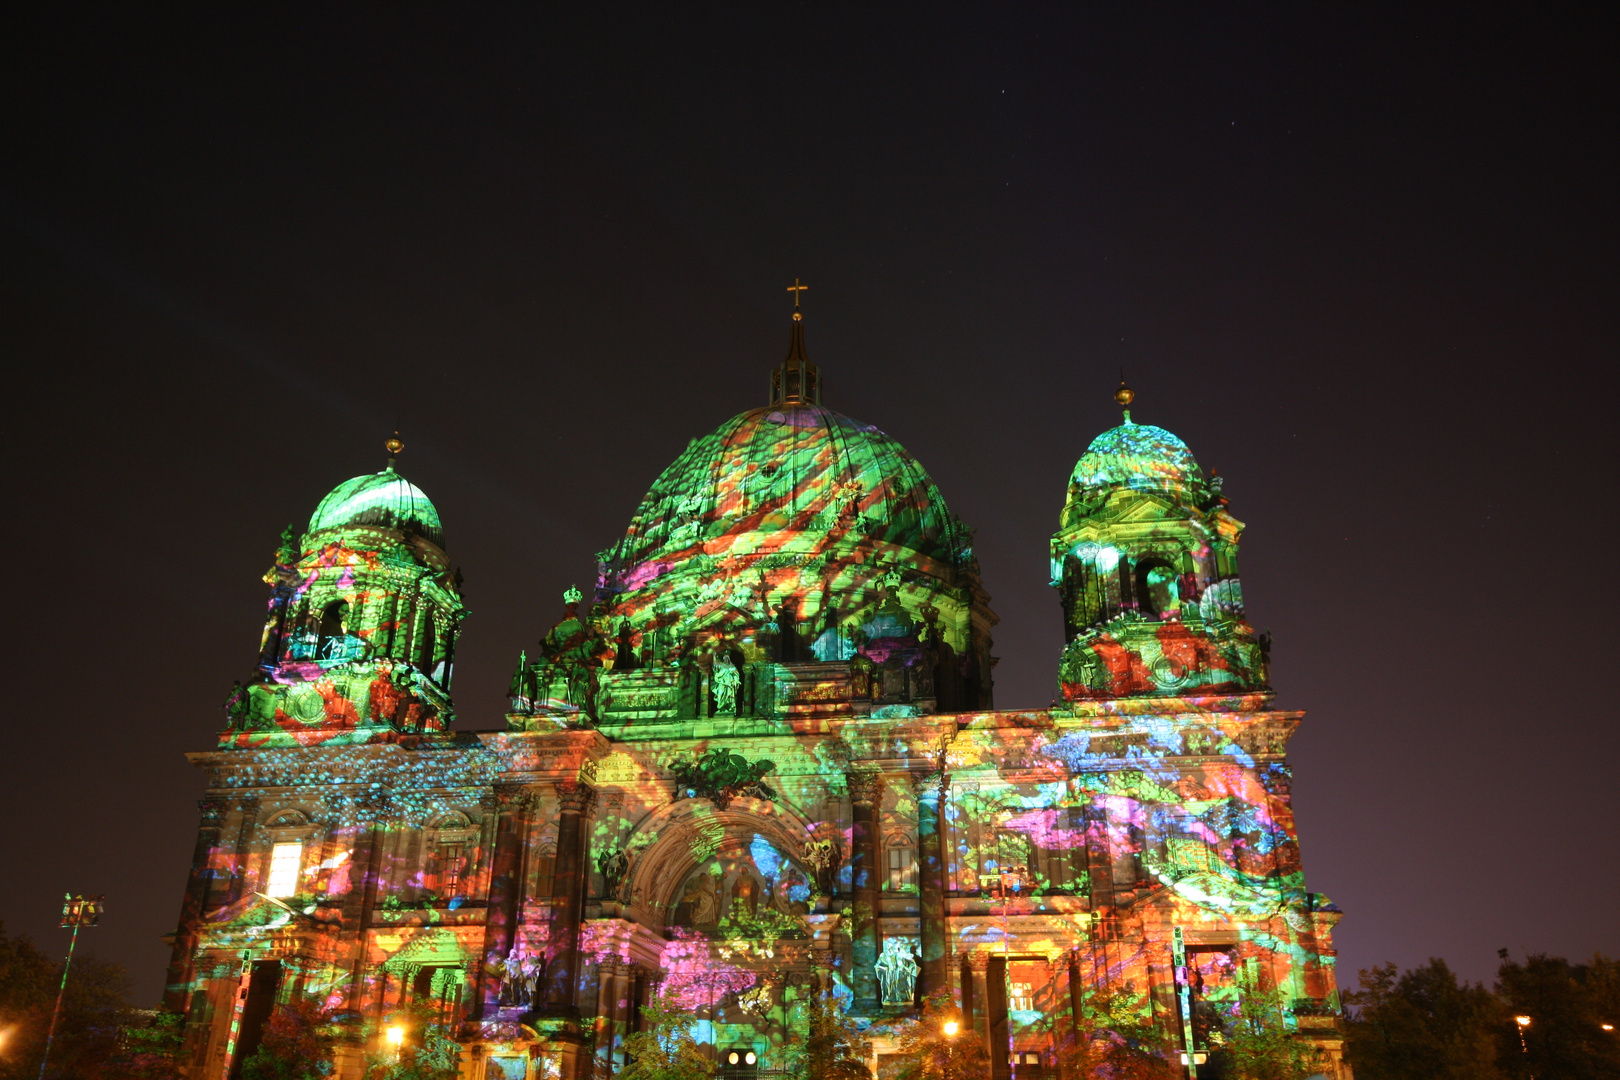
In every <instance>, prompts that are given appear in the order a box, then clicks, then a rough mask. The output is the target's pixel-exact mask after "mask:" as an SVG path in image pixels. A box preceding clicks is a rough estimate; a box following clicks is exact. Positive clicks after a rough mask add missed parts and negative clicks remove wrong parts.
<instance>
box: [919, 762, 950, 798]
mask: <svg viewBox="0 0 1620 1080" xmlns="http://www.w3.org/2000/svg"><path fill="white" fill-rule="evenodd" d="M950 786H951V777H950V774H949V773H947V772H945V771H943V770H941V769H930V770H927V771H923V770H921V769H919V770H916V771H914V772H912V773H911V790H912V793H913V794H914V795H916V796H917V798H919V799H925V798H927V797H928V796H929V795H933V794H936V793H937V794H940V795H943V794H945V789H946V788H948V787H950Z"/></svg>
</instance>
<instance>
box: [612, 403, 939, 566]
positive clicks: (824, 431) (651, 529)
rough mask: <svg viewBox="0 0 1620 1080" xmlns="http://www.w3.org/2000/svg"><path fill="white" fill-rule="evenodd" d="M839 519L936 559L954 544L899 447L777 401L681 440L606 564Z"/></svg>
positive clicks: (754, 544) (805, 529) (758, 544)
mask: <svg viewBox="0 0 1620 1080" xmlns="http://www.w3.org/2000/svg"><path fill="white" fill-rule="evenodd" d="M851 527H853V528H855V529H857V530H858V531H859V532H860V533H862V534H864V535H865V536H867V537H869V538H870V539H872V540H874V541H878V542H882V543H888V544H893V545H895V546H897V547H901V548H905V549H907V550H910V551H914V552H917V553H919V554H923V555H927V556H930V557H931V558H935V559H940V560H942V561H946V562H953V561H954V558H955V556H956V555H957V553H958V548H959V547H960V546H961V544H962V538H961V537H960V535H959V526H957V525H956V524H955V523H954V520H953V519H952V518H951V516H950V513H949V511H948V510H947V509H946V507H945V501H944V499H942V498H941V497H940V494H939V489H938V488H937V487H935V486H934V482H933V480H931V479H930V478H929V476H928V473H927V472H926V471H925V470H924V469H923V467H922V466H921V465H920V464H918V462H917V460H916V459H915V458H913V457H912V456H911V455H910V454H909V453H907V452H906V450H905V448H904V447H902V446H901V445H900V444H899V443H897V442H895V441H894V440H893V439H892V438H890V437H889V436H888V435H886V434H884V433H883V432H882V431H880V430H878V429H877V428H875V427H873V426H872V425H870V424H863V423H861V422H860V421H858V420H852V419H850V418H849V417H847V416H844V415H843V414H841V413H837V412H834V411H833V410H831V409H828V408H825V407H823V406H821V405H816V404H811V403H808V402H793V403H781V404H777V405H769V406H765V407H763V408H758V409H750V410H749V411H748V412H745V413H741V414H740V415H738V416H734V417H732V418H731V419H730V420H728V421H726V422H725V423H724V424H721V425H720V427H718V428H717V429H715V430H714V431H713V432H711V433H709V434H708V435H704V436H702V437H700V438H697V439H694V440H692V443H691V444H690V445H689V446H688V447H687V448H686V450H685V451H684V452H683V453H682V454H681V455H680V457H678V458H676V459H675V462H674V464H672V465H670V467H669V468H667V469H665V470H664V473H663V475H662V476H660V477H659V478H658V480H657V481H656V482H655V483H654V484H653V486H652V490H650V491H649V492H648V493H647V497H646V498H645V499H643V500H642V503H641V506H640V508H639V509H638V510H637V512H636V516H635V519H634V521H633V522H632V524H631V527H630V531H629V533H628V534H627V535H626V537H625V539H624V541H623V543H622V544H621V545H620V547H619V548H618V550H617V551H616V552H614V555H615V556H616V558H615V560H614V561H615V562H616V563H617V564H618V566H619V567H621V568H630V567H634V566H636V565H638V564H640V563H643V562H645V561H646V560H648V559H651V558H654V557H655V556H656V557H659V558H669V557H671V556H675V557H679V555H680V553H681V552H682V551H686V552H688V553H695V552H696V551H698V550H703V551H705V552H707V553H708V554H710V555H714V556H723V555H726V554H731V553H735V554H748V553H750V551H749V550H748V549H754V550H760V549H763V548H769V547H770V543H771V542H770V541H769V540H767V539H766V537H767V536H769V535H771V534H780V535H781V537H782V539H783V540H786V539H788V538H790V537H792V536H796V535H800V534H805V533H812V534H825V533H826V532H828V531H829V530H834V529H840V528H844V529H847V528H851Z"/></svg>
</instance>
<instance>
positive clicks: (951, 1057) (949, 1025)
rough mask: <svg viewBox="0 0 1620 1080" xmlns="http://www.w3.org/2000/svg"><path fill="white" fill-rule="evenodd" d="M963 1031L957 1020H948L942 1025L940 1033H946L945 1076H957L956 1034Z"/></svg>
mask: <svg viewBox="0 0 1620 1080" xmlns="http://www.w3.org/2000/svg"><path fill="white" fill-rule="evenodd" d="M961 1030H962V1025H961V1024H958V1023H957V1022H956V1021H955V1020H947V1021H945V1023H943V1024H941V1025H940V1031H942V1032H944V1033H945V1075H946V1076H947V1077H953V1078H954V1077H955V1076H956V1069H955V1067H954V1066H955V1065H956V1060H955V1059H956V1033H957V1032H958V1031H961Z"/></svg>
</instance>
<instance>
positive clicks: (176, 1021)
mask: <svg viewBox="0 0 1620 1080" xmlns="http://www.w3.org/2000/svg"><path fill="white" fill-rule="evenodd" d="M185 1032H186V1017H185V1014H184V1013H179V1012H175V1011H174V1010H173V1009H158V1010H157V1011H156V1012H154V1013H152V1014H151V1015H150V1016H149V1017H148V1016H144V1015H143V1016H142V1018H141V1019H140V1020H139V1021H138V1022H135V1023H131V1024H126V1025H125V1026H124V1030H123V1034H122V1036H121V1037H120V1039H119V1044H120V1045H119V1051H118V1056H117V1058H116V1059H115V1060H114V1061H113V1066H114V1072H115V1074H116V1075H117V1076H119V1077H123V1078H127V1080H179V1077H180V1047H181V1044H182V1043H183V1042H184V1040H185Z"/></svg>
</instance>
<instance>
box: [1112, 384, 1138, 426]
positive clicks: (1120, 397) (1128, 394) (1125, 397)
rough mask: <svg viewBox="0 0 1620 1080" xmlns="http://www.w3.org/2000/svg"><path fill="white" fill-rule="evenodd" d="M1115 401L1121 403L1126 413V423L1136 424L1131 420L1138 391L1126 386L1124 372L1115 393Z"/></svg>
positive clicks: (1120, 405)
mask: <svg viewBox="0 0 1620 1080" xmlns="http://www.w3.org/2000/svg"><path fill="white" fill-rule="evenodd" d="M1114 400H1115V401H1117V402H1119V407H1120V408H1121V409H1122V410H1124V412H1125V423H1127V424H1130V423H1135V421H1133V420H1132V419H1131V402H1133V401H1135V400H1136V391H1135V390H1132V389H1131V388H1130V387H1128V386H1126V385H1125V373H1124V372H1123V371H1122V372H1120V374H1119V389H1118V390H1115V391H1114Z"/></svg>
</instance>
